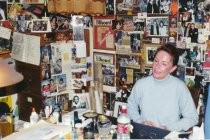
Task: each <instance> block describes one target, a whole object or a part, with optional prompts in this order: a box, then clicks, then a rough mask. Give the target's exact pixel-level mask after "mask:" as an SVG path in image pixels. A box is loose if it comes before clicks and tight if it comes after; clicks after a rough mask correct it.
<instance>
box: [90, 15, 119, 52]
mask: <svg viewBox="0 0 210 140" xmlns="http://www.w3.org/2000/svg"><path fill="white" fill-rule="evenodd" d="M112 20H114V17H95V18H94V27H93V30H94V49H105V50H115V45H114V30H113V29H112Z"/></svg>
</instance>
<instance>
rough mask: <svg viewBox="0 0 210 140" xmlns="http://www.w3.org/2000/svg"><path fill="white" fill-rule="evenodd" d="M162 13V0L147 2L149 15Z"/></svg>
mask: <svg viewBox="0 0 210 140" xmlns="http://www.w3.org/2000/svg"><path fill="white" fill-rule="evenodd" d="M160 11H161V10H160V0H147V13H148V14H159V13H160Z"/></svg>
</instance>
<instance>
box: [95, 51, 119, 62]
mask: <svg viewBox="0 0 210 140" xmlns="http://www.w3.org/2000/svg"><path fill="white" fill-rule="evenodd" d="M93 62H94V63H101V64H112V65H114V64H115V56H114V54H110V53H100V52H93Z"/></svg>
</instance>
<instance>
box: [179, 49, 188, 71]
mask: <svg viewBox="0 0 210 140" xmlns="http://www.w3.org/2000/svg"><path fill="white" fill-rule="evenodd" d="M178 52H179V61H178V65H181V66H185V67H187V66H188V67H190V66H191V56H190V49H180V48H178Z"/></svg>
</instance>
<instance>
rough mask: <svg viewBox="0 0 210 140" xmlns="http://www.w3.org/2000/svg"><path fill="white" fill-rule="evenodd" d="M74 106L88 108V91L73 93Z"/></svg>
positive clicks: (75, 107)
mask: <svg viewBox="0 0 210 140" xmlns="http://www.w3.org/2000/svg"><path fill="white" fill-rule="evenodd" d="M72 108H74V109H78V108H83V109H88V99H87V94H86V93H81V94H76V93H74V94H73V98H72Z"/></svg>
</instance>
